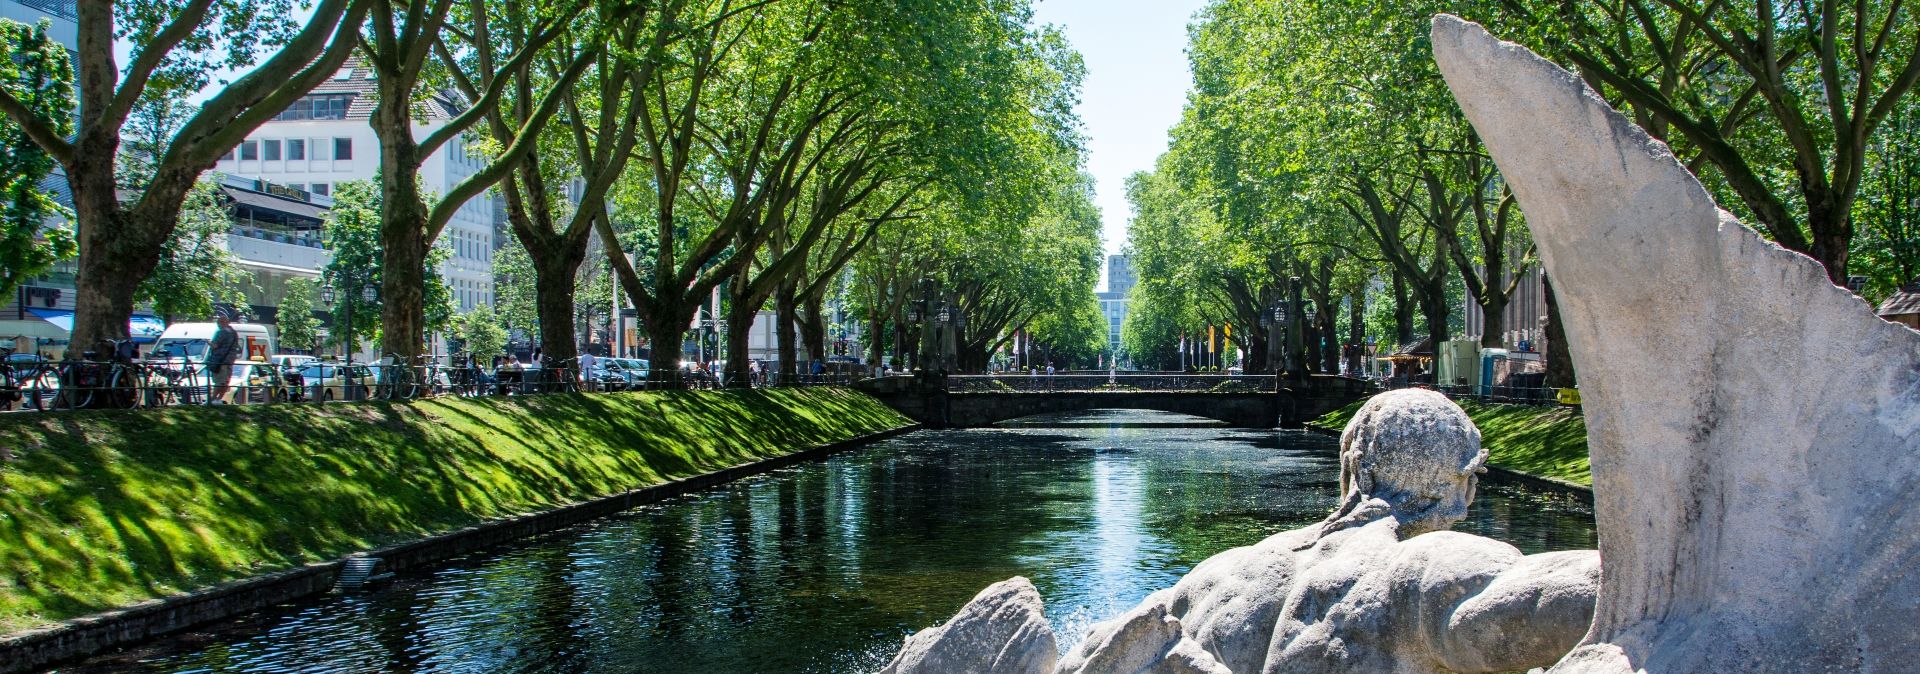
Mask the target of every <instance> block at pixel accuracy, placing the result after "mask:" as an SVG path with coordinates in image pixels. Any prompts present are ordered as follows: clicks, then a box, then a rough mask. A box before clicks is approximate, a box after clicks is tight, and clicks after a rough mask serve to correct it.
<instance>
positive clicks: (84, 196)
mask: <svg viewBox="0 0 1920 674" xmlns="http://www.w3.org/2000/svg"><path fill="white" fill-rule="evenodd" d="M114 138H115V139H116V142H117V139H118V136H117V135H115V136H114ZM80 149H81V150H83V151H82V152H80V153H79V156H78V157H77V158H76V159H75V162H74V165H72V166H69V167H67V169H66V170H67V172H68V173H67V185H68V187H69V188H70V189H72V191H73V198H74V215H75V218H76V219H77V220H79V221H81V222H84V223H87V226H85V227H76V228H75V229H76V230H77V232H78V235H79V240H78V241H77V242H76V243H78V244H79V249H80V251H79V252H80V256H79V259H78V260H77V261H76V262H77V270H76V271H77V272H78V273H77V275H76V278H75V283H74V307H73V330H72V332H71V333H69V335H68V341H67V345H68V346H67V352H68V354H69V356H68V357H69V358H79V357H80V356H81V354H82V353H83V352H86V351H96V352H98V353H101V354H107V353H109V352H110V350H111V349H112V344H111V343H110V342H109V341H108V340H125V339H127V338H128V336H129V335H128V332H127V323H128V322H129V321H130V320H132V317H133V307H134V300H133V296H134V293H135V292H136V291H137V290H138V289H139V288H140V282H141V281H142V280H144V279H145V278H146V277H147V275H148V274H150V273H152V272H153V267H154V265H155V264H157V263H158V262H159V259H160V248H161V245H162V244H163V243H164V242H165V241H166V238H167V235H169V234H170V233H171V232H172V231H173V225H172V224H171V221H173V220H176V219H177V218H178V217H179V213H180V208H179V203H180V200H178V199H172V200H166V201H167V202H168V203H172V204H173V205H174V206H173V209H172V211H171V212H168V213H130V212H125V211H122V210H121V208H120V202H119V198H118V195H117V193H116V191H115V184H114V179H113V152H112V148H108V149H107V151H106V152H104V153H101V152H89V151H85V150H86V148H80ZM143 217H144V218H146V219H145V220H143V219H142V218H143ZM156 218H164V219H165V220H167V221H168V222H164V223H163V222H153V221H151V220H153V219H156ZM142 234H145V236H142Z"/></svg>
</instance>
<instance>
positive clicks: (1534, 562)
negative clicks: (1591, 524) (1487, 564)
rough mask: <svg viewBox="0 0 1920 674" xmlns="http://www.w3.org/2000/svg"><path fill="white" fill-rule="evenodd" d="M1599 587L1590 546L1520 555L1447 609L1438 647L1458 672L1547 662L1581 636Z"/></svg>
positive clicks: (1596, 554) (1597, 566)
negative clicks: (1451, 607)
mask: <svg viewBox="0 0 1920 674" xmlns="http://www.w3.org/2000/svg"><path fill="white" fill-rule="evenodd" d="M1599 590H1600V553H1599V552H1597V551H1594V550H1574V551H1568V552H1551V553H1547V554H1541V555H1528V556H1526V557H1522V558H1520V560H1519V561H1518V562H1516V563H1515V564H1514V565H1513V566H1511V567H1508V568H1507V569H1506V570H1504V571H1502V572H1500V573H1499V574H1498V575H1497V576H1495V577H1494V578H1493V582H1492V583H1490V584H1488V585H1487V586H1486V588H1485V589H1483V590H1481V591H1480V592H1478V593H1475V594H1473V595H1471V596H1469V597H1467V598H1466V599H1464V600H1463V601H1461V602H1460V603H1459V604H1458V605H1457V606H1456V607H1455V608H1454V609H1453V612H1452V614H1451V615H1449V616H1448V617H1447V620H1446V627H1445V631H1444V632H1443V633H1441V634H1439V635H1435V638H1436V639H1437V640H1438V641H1439V642H1440V645H1441V648H1439V649H1437V650H1438V651H1439V652H1440V653H1442V654H1443V657H1444V658H1445V659H1446V661H1447V665H1448V666H1449V668H1451V669H1453V670H1455V671H1460V672H1510V671H1524V670H1527V669H1531V668H1534V667H1545V666H1548V665H1551V664H1553V663H1554V662H1556V661H1558V660H1559V659H1560V658H1561V656H1563V655H1566V653H1567V651H1570V650H1572V649H1573V647H1574V646H1575V645H1578V644H1579V643H1580V639H1581V638H1583V637H1585V636H1586V633H1587V627H1588V626H1589V625H1590V624H1591V623H1592V622H1593V606H1594V598H1595V596H1596V595H1597V594H1598V592H1599Z"/></svg>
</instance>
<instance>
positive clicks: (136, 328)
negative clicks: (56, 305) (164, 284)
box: [27, 308, 167, 344]
mask: <svg viewBox="0 0 1920 674" xmlns="http://www.w3.org/2000/svg"><path fill="white" fill-rule="evenodd" d="M27 313H30V314H33V315H34V316H38V317H39V318H40V320H43V321H46V322H48V323H51V324H53V327H56V328H59V329H60V331H61V332H63V333H69V334H71V333H72V332H73V312H71V311H67V310H65V309H33V308H29V309H27ZM166 331H167V324H166V322H165V321H162V320H160V319H159V318H156V317H153V316H142V315H138V314H136V315H134V317H133V318H132V319H131V320H129V321H127V334H128V335H131V336H132V337H133V341H135V342H138V343H141V344H145V343H147V342H151V341H153V340H156V339H159V338H160V334H161V333H163V332H166ZM66 336H67V335H61V336H60V337H61V338H65V337H66Z"/></svg>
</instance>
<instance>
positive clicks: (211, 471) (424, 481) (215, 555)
mask: <svg viewBox="0 0 1920 674" xmlns="http://www.w3.org/2000/svg"><path fill="white" fill-rule="evenodd" d="M0 416H3V417H4V418H0V447H8V448H12V449H11V452H10V453H9V454H8V455H7V456H8V459H7V460H6V461H5V462H0V572H4V573H5V574H6V577H7V578H9V579H11V580H12V581H13V582H9V583H6V584H0V632H13V631H16V630H20V629H26V628H29V627H35V626H39V625H43V624H46V623H49V622H52V621H56V620H61V619H65V618H69V617H74V616H79V615H85V614H89V613H94V612H98V611H104V610H107V609H112V608H117V607H121V606H125V605H127V604H131V603H134V602H137V601H142V600H147V599H152V598H156V597H162V596H167V595H170V594H174V593H177V592H182V591H187V590H193V589H198V588H203V587H207V586H210V585H214V584H217V583H221V582H224V581H230V580H234V579H239V578H247V577H253V576H257V575H259V574H261V573H265V572H270V571H275V570H280V569H286V568H294V567H298V566H300V565H303V564H308V563H312V562H318V561H322V560H329V559H334V558H338V557H340V556H342V555H345V554H347V553H351V552H356V551H363V550H367V549H370V548H374V547H378V546H382V545H389V544H394V543H398V542H402V541H407V540H412V539H417V538H421V537H424V536H430V535H434V534H440V533H445V532H449V531H453V530H456V529H459V528H462V527H466V526H471V525H474V524H478V523H481V522H484V521H488V520H495V519H500V518H505V517H511V516H515V515H520V514H524V513H530V512H536V511H542V510H547V509H551V508H554V507H559V506H563V505H568V504H572V503H577V502H580V501H583V500H588V499H592V498H596V497H601V496H607V495H611V494H617V493H620V492H625V491H628V490H631V489H634V488H636V487H641V486H646V485H652V484H659V483H662V482H665V481H668V480H674V479H680V478H685V477H690V476H693V475H698V474H702V473H707V472H712V471H715V470H719V469H722V468H727V467H730V466H737V465H741V464H745V463H750V462H754V461H758V460H761V459H765V458H770V457H775V456H781V455H785V454H789V453H792V452H795V451H799V450H802V449H806V448H809V447H815V446H819V445H823V444H827V443H832V442H838V441H842V440H847V439H850V438H854V437H858V436H861V435H865V434H869V433H874V432H877V431H881V430H885V429H890V428H895V427H899V426H902V425H905V424H906V423H908V420H907V419H905V418H903V417H901V416H900V415H898V414H897V413H895V412H893V411H892V410H890V409H888V408H887V407H886V406H884V405H881V404H880V403H879V402H878V401H875V400H873V399H872V398H868V397H866V396H863V395H860V394H858V393H853V392H850V391H845V390H835V389H778V390H757V391H705V392H695V391H685V392H668V393H615V394H584V395H582V394H553V395H544V396H531V397H519V398H459V397H443V398H434V399H430V400H421V401H414V402H409V403H391V404H390V403H384V402H369V403H356V404H351V405H345V404H343V405H243V406H233V407H225V408H208V407H191V406H190V407H174V408H166V409H156V410H138V411H111V412H76V413H71V414H60V415H45V414H42V415H25V414H9V415H0ZM237 429H238V430H237Z"/></svg>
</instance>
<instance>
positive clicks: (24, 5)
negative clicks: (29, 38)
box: [0, 0, 80, 51]
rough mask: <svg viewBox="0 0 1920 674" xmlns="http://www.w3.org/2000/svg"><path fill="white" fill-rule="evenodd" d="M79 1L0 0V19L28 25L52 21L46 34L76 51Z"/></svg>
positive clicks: (68, 48)
mask: <svg viewBox="0 0 1920 674" xmlns="http://www.w3.org/2000/svg"><path fill="white" fill-rule="evenodd" d="M79 5H80V3H79V2H78V1H77V0H0V19H13V20H14V21H18V22H20V23H24V24H27V25H29V26H31V25H34V24H36V23H39V22H40V20H41V19H47V20H49V21H51V22H52V24H53V25H52V26H51V27H50V28H49V29H48V30H47V36H48V37H51V38H53V39H54V41H55V42H59V43H60V44H61V45H64V46H66V48H67V51H78V50H79V46H78V45H79V44H80V23H79V19H80V10H79Z"/></svg>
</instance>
